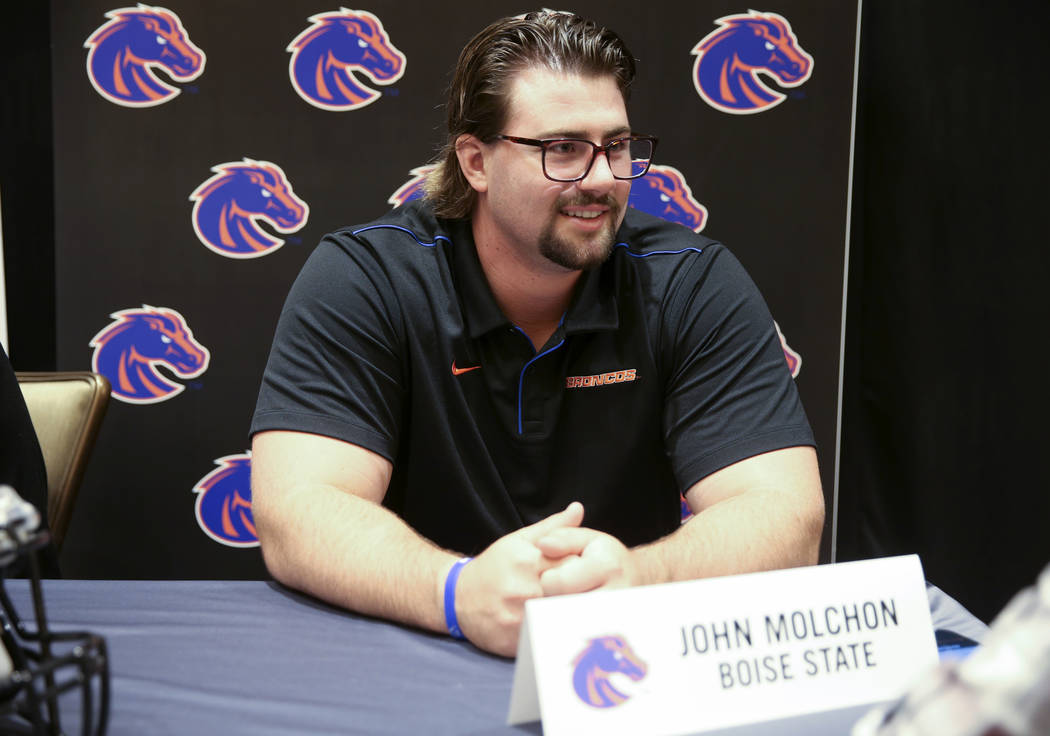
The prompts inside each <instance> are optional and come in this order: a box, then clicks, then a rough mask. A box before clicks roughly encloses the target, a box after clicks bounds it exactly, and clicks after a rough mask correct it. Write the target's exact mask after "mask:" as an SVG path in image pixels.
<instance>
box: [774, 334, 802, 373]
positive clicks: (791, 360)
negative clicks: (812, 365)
mask: <svg viewBox="0 0 1050 736" xmlns="http://www.w3.org/2000/svg"><path fill="white" fill-rule="evenodd" d="M773 326H774V327H776V328H777V336H778V337H779V338H780V349H781V350H783V351H784V360H786V361H787V364H788V370H789V371H791V377H792V378H798V374H799V373H801V372H802V356H801V355H799V354H798V353H796V352H795V351H794V350H792V348H791V346H790V345H788V342H787V338H786V337H784V331H783V330H781V329H780V325H778V324H777V323H776V321H774V322H773Z"/></svg>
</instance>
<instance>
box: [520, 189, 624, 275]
mask: <svg viewBox="0 0 1050 736" xmlns="http://www.w3.org/2000/svg"><path fill="white" fill-rule="evenodd" d="M591 204H600V205H604V206H606V207H608V208H609V210H608V212H607V213H606V215H607V216H608V221H607V223H606V226H605V227H604V228H602V229H601V230H599V231H597V232H594V233H591V234H590V235H589V236H587V237H583V236H580V237H577V238H574V239H570V238H566V237H562V236H559V235H558V234H556V233H555V232H554V223H555V222H556V221H557V217H558V216H557V215H556V216H555V218H554V219H553V220H552V221H551V222H550V223H549V224H548V225H547V227H546V228H545V229H544V230H543V232H542V233H540V242H539V247H540V255H541V256H543V257H544V258H546V259H547V260H548V261H550V262H551V263H554V264H557V265H559V266H561V267H562V268H567V269H569V270H571V271H587V270H590V269H594V268H598V267H599V266H600V265H602V264H603V263H605V261H606V260H608V258H609V255H610V254H611V253H612V247H613V241H614V239H615V236H616V223H618V222H619V221H620V204H619V202H617V201H616V200H615V199H614V198H613V197H612V196H609V195H607V196H604V197H575V198H573V199H571V200H569V201H563V202H559V203H558V211H559V212H560V211H561V209H562V208H564V207H583V206H586V205H591Z"/></svg>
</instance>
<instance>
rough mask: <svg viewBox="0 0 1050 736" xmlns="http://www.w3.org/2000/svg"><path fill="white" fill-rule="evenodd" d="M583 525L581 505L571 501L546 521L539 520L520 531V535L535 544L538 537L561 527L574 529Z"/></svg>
mask: <svg viewBox="0 0 1050 736" xmlns="http://www.w3.org/2000/svg"><path fill="white" fill-rule="evenodd" d="M582 523H583V504H582V503H580V502H579V501H573V502H572V503H570V504H569V505H568V506H566V507H565V508H564V509H562V510H561V511H559V512H558V513H556V514H551V515H550V516H548V517H547V518H546V519H540V520H539V521H537V522H536V523H535V524H532V525H531V526H527V527H525V528H524V529H522V530H521V531H522V534H523V535H524V536H525V538H526V539H528V540H529V541H530V542H535V541H536V540H537V539H539V538H540V537H543V536H545V535H546V534H548V533H550V532H552V531H554V530H555V529H560V528H562V527H574V526H579V525H580V524H582Z"/></svg>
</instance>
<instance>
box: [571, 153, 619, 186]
mask: <svg viewBox="0 0 1050 736" xmlns="http://www.w3.org/2000/svg"><path fill="white" fill-rule="evenodd" d="M577 183H578V184H579V185H580V189H591V190H594V189H598V190H606V191H607V190H608V189H610V188H611V187H612V185H613V184H615V183H616V177H615V176H613V173H612V167H611V166H610V165H609V152H608V151H598V152H597V154H596V155H595V157H594V161H593V162H591V170H590V171H588V172H587V176H585V177H583V178H582V179H580V181H579V182H577Z"/></svg>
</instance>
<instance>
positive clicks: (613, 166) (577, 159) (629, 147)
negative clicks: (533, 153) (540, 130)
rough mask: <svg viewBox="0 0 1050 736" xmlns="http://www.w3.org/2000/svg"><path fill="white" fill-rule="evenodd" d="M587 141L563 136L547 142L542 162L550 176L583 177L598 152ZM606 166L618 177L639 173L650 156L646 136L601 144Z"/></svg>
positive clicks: (649, 146) (651, 148)
mask: <svg viewBox="0 0 1050 736" xmlns="http://www.w3.org/2000/svg"><path fill="white" fill-rule="evenodd" d="M598 150H599V149H598V148H597V147H596V146H595V145H594V144H593V143H591V142H590V141H584V140H572V139H565V140H559V141H551V142H549V143H547V145H546V146H545V147H544V149H543V165H544V167H545V171H546V173H547V176H549V177H551V178H552V179H561V180H565V181H571V180H573V179H579V178H581V177H583V176H584V175H585V174H586V172H587V171H588V169H589V168H590V166H591V165H592V161H593V159H594V158H595V157H597V155H598ZM605 151H606V154H607V157H608V159H609V168H610V170H611V171H612V174H613V176H615V177H616V178H618V179H631V178H634V177H636V176H641V175H642V173H643V172H644V171H645V170H646V168H647V167H648V164H649V159H651V158H652V156H653V142H652V141H651V140H648V139H644V138H643V139H624V140H621V141H614V142H613V143H612V144H609V145H608V146H606V147H605Z"/></svg>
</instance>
